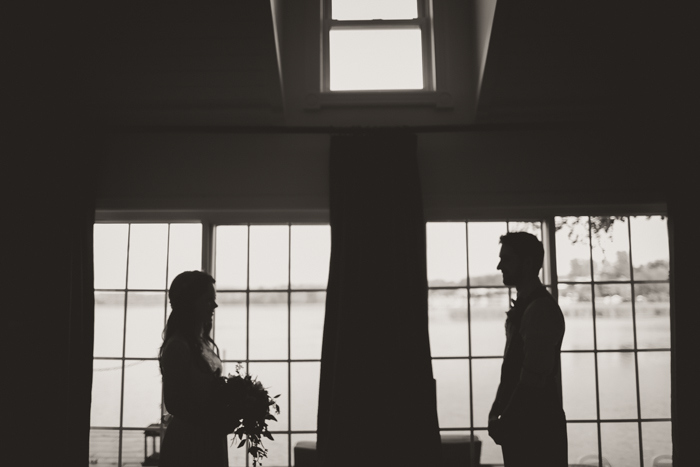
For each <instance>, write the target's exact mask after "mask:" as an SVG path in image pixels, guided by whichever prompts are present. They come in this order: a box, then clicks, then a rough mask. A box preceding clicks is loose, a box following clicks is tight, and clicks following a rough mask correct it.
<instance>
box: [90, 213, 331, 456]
mask: <svg viewBox="0 0 700 467" xmlns="http://www.w3.org/2000/svg"><path fill="white" fill-rule="evenodd" d="M94 233H95V302H96V304H95V346H94V363H93V367H94V373H93V390H92V410H91V423H90V425H91V430H90V462H91V464H95V465H118V466H122V465H141V463H142V462H144V461H145V460H146V459H147V458H148V457H150V456H153V453H154V452H158V451H159V450H160V435H161V433H162V431H163V424H162V422H163V416H164V415H166V413H167V412H166V411H165V407H164V406H163V403H162V384H161V375H160V369H159V366H158V359H157V356H158V350H159V348H160V345H161V343H162V339H161V333H162V331H163V327H164V325H165V322H166V320H167V317H168V315H169V311H170V310H169V305H168V300H167V288H168V286H169V284H170V282H171V281H172V279H173V278H174V277H175V276H176V275H177V274H179V273H180V272H182V271H185V270H193V269H202V265H210V264H211V265H212V266H211V270H210V271H209V272H211V273H212V274H213V275H214V277H215V278H216V280H217V283H216V289H217V302H218V304H219V308H218V309H217V311H216V313H215V315H214V323H213V329H212V333H213V337H214V340H215V341H216V343H217V345H218V346H219V350H220V354H221V358H222V360H223V361H224V373H227V372H230V373H233V372H234V371H235V366H236V363H238V362H241V363H243V364H244V367H246V368H247V370H248V372H249V373H250V374H252V375H256V376H258V377H259V378H260V380H261V381H262V382H263V383H264V384H265V385H266V386H269V387H270V390H271V391H275V392H276V393H280V394H282V396H281V397H280V398H279V399H278V401H279V404H280V408H281V410H282V412H281V414H280V416H279V417H278V420H279V421H278V422H277V423H272V424H271V426H270V428H271V432H272V433H273V435H274V437H275V441H268V440H266V441H265V446H266V447H267V448H268V449H269V453H268V459H266V462H265V463H266V464H269V465H293V459H292V456H293V446H294V444H295V443H296V442H298V441H302V440H315V439H316V434H315V433H316V413H317V404H318V383H319V377H320V360H321V337H322V332H323V320H324V311H325V288H326V283H327V280H328V264H329V259H330V227H329V226H328V225H290V224H286V225H250V224H241V225H218V226H213V227H211V226H210V225H208V224H202V223H190V224H185V223H152V224H141V223H138V224H137V223H110V224H101V223H98V224H96V225H95V230H94ZM203 233H204V234H203ZM212 260H213V261H212ZM245 454H246V453H245V450H244V449H243V448H241V449H237V448H236V445H233V446H231V447H230V448H229V463H230V465H231V466H241V467H242V466H246V465H250V460H249V459H247V456H246V455H245Z"/></svg>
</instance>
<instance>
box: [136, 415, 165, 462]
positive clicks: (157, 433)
mask: <svg viewBox="0 0 700 467" xmlns="http://www.w3.org/2000/svg"><path fill="white" fill-rule="evenodd" d="M161 430H162V428H161V424H160V423H152V424H150V425H148V426H147V427H146V429H145V430H143V452H144V456H145V459H144V460H143V462H142V463H141V465H144V466H148V465H155V466H157V465H158V460H159V459H160V452H158V449H156V438H158V448H160V439H161V438H160V437H161ZM149 438H150V439H151V454H150V455H149V454H148V439H149Z"/></svg>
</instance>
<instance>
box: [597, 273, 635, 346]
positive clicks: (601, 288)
mask: <svg viewBox="0 0 700 467" xmlns="http://www.w3.org/2000/svg"><path fill="white" fill-rule="evenodd" d="M630 298H631V287H630V285H629V284H619V285H617V284H609V285H596V286H595V314H596V323H595V326H596V338H597V343H598V349H610V350H617V349H632V348H634V326H633V323H632V303H631V301H630Z"/></svg>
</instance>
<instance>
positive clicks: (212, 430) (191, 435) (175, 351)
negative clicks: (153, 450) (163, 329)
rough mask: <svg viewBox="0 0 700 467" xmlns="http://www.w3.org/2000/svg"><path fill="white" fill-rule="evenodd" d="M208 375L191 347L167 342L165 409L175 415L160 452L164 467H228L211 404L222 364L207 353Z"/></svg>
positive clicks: (223, 438)
mask: <svg viewBox="0 0 700 467" xmlns="http://www.w3.org/2000/svg"><path fill="white" fill-rule="evenodd" d="M204 356H205V359H206V360H207V363H208V365H209V369H210V371H209V372H206V371H204V370H203V369H202V368H199V367H197V366H196V365H195V362H194V359H193V357H192V353H191V351H190V346H189V344H188V343H187V341H186V340H185V339H184V338H183V337H180V336H173V337H172V338H170V339H168V341H167V342H166V343H165V346H164V347H163V354H162V356H161V358H160V365H161V372H162V374H163V397H164V401H165V408H166V409H167V410H168V412H169V413H170V414H171V415H172V418H171V419H170V422H169V423H168V427H167V429H166V431H165V436H164V438H163V442H162V445H161V449H160V463H159V465H160V466H161V467H227V466H228V444H227V440H226V433H225V431H223V430H222V429H221V428H220V426H221V424H220V423H218V420H217V415H219V414H218V413H217V410H216V407H214V405H213V403H212V401H211V392H212V387H213V384H214V381H215V380H216V378H217V377H218V376H220V375H221V371H222V364H221V360H220V359H219V358H218V357H217V356H216V354H215V353H214V352H213V351H212V350H211V349H209V348H206V349H205V355H204Z"/></svg>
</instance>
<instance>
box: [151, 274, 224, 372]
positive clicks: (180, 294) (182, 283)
mask: <svg viewBox="0 0 700 467" xmlns="http://www.w3.org/2000/svg"><path fill="white" fill-rule="evenodd" d="M215 282H216V280H215V279H214V278H213V277H212V276H210V275H209V274H207V273H206V272H202V271H185V272H183V273H180V274H178V275H177V276H176V277H175V279H173V281H172V283H171V284H170V290H169V291H168V298H169V299H170V307H171V308H172V311H171V313H170V317H169V318H168V322H167V324H166V325H165V329H164V330H163V345H161V347H160V352H159V357H161V356H162V355H163V347H164V346H165V343H166V342H168V340H169V339H170V338H171V337H173V336H175V335H179V336H181V337H183V338H184V339H185V340H186V341H187V342H188V343H189V344H190V349H192V352H193V357H194V358H195V362H197V363H200V362H201V363H203V364H204V365H205V366H206V362H205V361H204V357H203V356H202V354H203V352H204V346H205V345H207V346H211V347H212V348H213V349H214V350H216V353H217V354H218V353H219V349H218V347H217V346H216V344H215V343H214V341H213V339H212V338H211V336H210V335H209V331H210V330H211V329H210V328H208V326H207V325H206V324H205V323H204V321H203V319H202V315H201V314H200V313H197V310H196V308H195V302H196V301H197V299H198V298H200V297H201V296H202V295H204V294H205V293H207V292H208V291H209V287H210V286H212V285H214V283H215Z"/></svg>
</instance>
